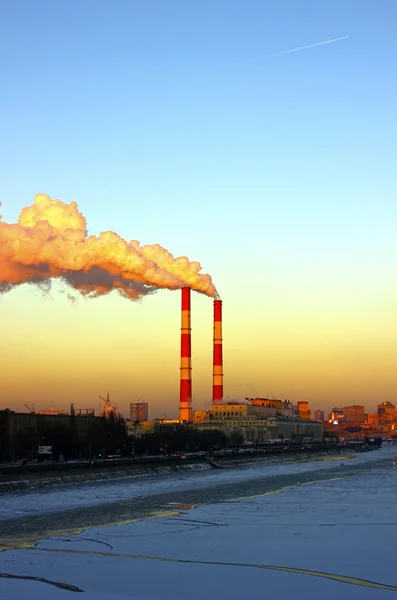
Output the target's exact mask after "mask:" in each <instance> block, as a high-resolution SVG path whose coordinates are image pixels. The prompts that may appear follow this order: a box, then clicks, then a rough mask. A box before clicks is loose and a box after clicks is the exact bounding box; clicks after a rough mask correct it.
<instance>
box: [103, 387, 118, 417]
mask: <svg viewBox="0 0 397 600" xmlns="http://www.w3.org/2000/svg"><path fill="white" fill-rule="evenodd" d="M99 398H100V399H101V400H103V402H104V403H105V406H104V409H103V412H102V413H101V414H102V416H103V417H110V415H111V414H113V415H114V416H116V415H117V405H116V403H114V404H112V402H111V401H110V398H109V392H108V395H107V397H106V399H105V398H103V396H99Z"/></svg>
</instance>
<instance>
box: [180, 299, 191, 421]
mask: <svg viewBox="0 0 397 600" xmlns="http://www.w3.org/2000/svg"><path fill="white" fill-rule="evenodd" d="M181 291H182V321H181V378H180V400H179V419H180V421H181V422H183V421H185V422H186V423H190V422H191V420H192V342H191V333H190V332H191V327H190V288H189V287H184V288H182V290H181Z"/></svg>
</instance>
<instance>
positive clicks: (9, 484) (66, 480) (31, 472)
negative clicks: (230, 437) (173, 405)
mask: <svg viewBox="0 0 397 600" xmlns="http://www.w3.org/2000/svg"><path fill="white" fill-rule="evenodd" d="M340 452H341V450H340V449H338V450H336V449H335V447H332V448H329V449H318V448H313V449H308V450H304V451H302V450H301V449H299V450H295V451H291V450H290V451H289V452H283V451H282V450H281V451H273V452H261V451H256V452H254V451H253V452H249V451H248V452H246V453H239V452H231V453H229V454H221V453H218V454H212V455H210V456H208V455H207V456H199V455H197V456H179V457H178V456H168V457H145V458H141V459H115V460H108V461H102V462H94V461H79V462H77V461H76V462H74V463H60V464H51V463H49V464H47V465H46V464H44V465H29V468H27V467H25V469H23V467H19V466H18V471H17V472H15V471H11V469H10V471H9V472H4V470H3V473H1V474H0V493H6V492H14V491H27V490H33V489H35V488H50V487H51V486H58V485H60V484H62V485H68V484H69V485H70V484H72V485H73V484H78V483H84V482H90V481H91V482H95V481H98V482H99V481H107V480H114V479H123V478H129V477H141V476H144V475H146V476H147V475H166V474H169V475H172V473H184V472H195V471H206V470H209V469H213V468H218V469H219V468H236V467H244V466H247V465H250V464H253V463H258V462H263V463H271V462H272V461H274V460H275V459H277V460H279V461H285V462H291V461H292V462H296V461H305V460H307V459H308V458H309V459H310V460H316V459H317V460H324V459H325V458H327V457H329V458H330V457H335V458H338V457H340ZM345 454H346V452H345ZM40 466H42V467H44V468H42V469H40ZM45 467H47V468H45ZM48 467H51V470H49V469H48ZM14 468H15V467H14Z"/></svg>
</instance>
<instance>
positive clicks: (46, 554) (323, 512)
mask: <svg viewBox="0 0 397 600" xmlns="http://www.w3.org/2000/svg"><path fill="white" fill-rule="evenodd" d="M393 457H394V454H393V452H391V451H390V450H388V449H385V450H380V451H379V452H374V453H368V454H363V455H360V456H358V457H357V458H356V459H355V460H357V461H359V462H362V463H365V462H368V463H372V466H374V461H376V460H379V459H380V458H384V459H387V461H384V462H383V463H379V468H376V469H371V470H368V471H365V470H363V471H361V472H360V473H359V474H357V475H353V476H347V472H346V476H344V475H343V474H342V475H340V476H338V477H337V478H333V479H330V480H327V481H321V482H319V481H317V482H314V483H311V484H305V485H294V486H292V487H289V488H284V489H282V490H279V491H278V492H271V493H267V494H263V495H257V496H253V497H250V498H237V499H234V500H229V501H227V502H221V503H218V504H207V505H201V506H198V507H191V508H190V507H188V506H186V507H184V508H180V509H179V510H172V507H170V513H169V514H168V515H166V514H164V515H163V516H162V517H160V518H157V519H147V520H141V521H138V522H135V523H129V524H124V525H117V526H109V527H101V528H92V529H89V530H86V531H84V532H83V533H80V534H78V535H74V536H70V537H57V538H52V539H47V540H45V541H40V542H38V544H37V545H36V547H35V548H31V549H23V550H13V551H12V550H9V551H6V552H3V553H1V554H0V573H3V574H6V575H8V577H5V578H0V598H1V600H11V599H15V598H17V599H19V598H29V600H39V599H40V600H47V599H54V600H58V599H65V598H72V597H73V595H74V594H76V593H79V591H82V592H83V596H82V598H86V599H87V600H93V599H94V598H95V599H99V600H110V599H112V600H122V599H127V598H134V599H135V600H155V599H161V600H168V599H170V600H171V599H173V600H179V599H184V600H185V599H186V598H187V599H189V600H204V599H205V600H212V599H216V600H219V599H223V598H225V599H227V600H235V599H236V600H237V599H239V600H240V599H241V598H272V599H273V598H274V599H281V600H283V599H284V598H285V599H290V598H295V599H297V600H319V599H321V600H328V599H331V598H332V599H334V598H340V599H342V600H344V599H345V598H346V599H349V600H358V599H359V600H373V599H375V600H376V599H377V598H379V599H380V600H382V598H385V599H387V598H392V597H393V594H394V597H395V598H396V599H397V596H396V594H397V570H396V568H395V557H396V552H395V544H394V541H393V540H394V538H395V532H396V527H397V461H396V459H395V458H393ZM324 464H330V463H324ZM297 466H298V465H297ZM299 466H300V467H303V465H299ZM292 467H294V465H284V467H283V468H284V469H289V468H292ZM317 467H318V465H317ZM222 475H223V472H222ZM91 489H92V488H91ZM0 527H1V524H0ZM15 575H17V576H19V577H22V578H26V577H30V578H31V579H28V580H26V579H13V578H12V577H13V576H15ZM34 578H44V579H45V580H46V581H39V580H37V579H34ZM57 586H58V587H57Z"/></svg>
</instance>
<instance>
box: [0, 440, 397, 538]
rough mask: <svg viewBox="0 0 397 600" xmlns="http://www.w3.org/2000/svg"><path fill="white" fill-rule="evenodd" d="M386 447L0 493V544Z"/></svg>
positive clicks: (335, 463)
mask: <svg viewBox="0 0 397 600" xmlns="http://www.w3.org/2000/svg"><path fill="white" fill-rule="evenodd" d="M391 454H392V450H390V448H385V449H382V450H380V451H375V452H369V453H363V454H358V455H357V456H355V457H354V458H351V457H352V456H354V455H351V454H350V455H348V456H349V457H346V456H343V455H341V456H335V457H329V456H324V457H323V459H322V460H321V459H319V458H318V457H316V458H307V459H299V460H295V461H292V462H291V461H290V460H288V459H287V460H286V459H284V458H276V459H274V460H272V461H270V462H269V461H259V462H254V463H251V464H249V465H247V464H245V465H244V466H240V467H234V468H228V469H220V470H217V469H210V470H206V471H202V472H200V471H199V472H193V473H171V474H166V475H150V476H142V477H130V478H125V479H121V480H120V479H116V480H106V481H102V482H98V481H97V482H86V483H80V484H78V485H62V484H61V485H59V486H57V487H51V488H50V489H43V490H40V491H37V490H36V491H31V492H23V493H21V492H19V493H15V494H10V493H6V494H2V495H0V547H2V548H7V547H8V548H10V547H14V546H15V545H21V544H23V545H26V543H29V542H31V541H34V540H36V539H38V538H43V537H46V536H47V535H49V534H51V533H52V534H53V533H56V534H57V535H60V534H63V533H65V532H70V531H75V530H81V529H85V528H87V527H94V526H104V525H109V524H114V523H125V522H129V521H134V520H136V519H142V518H147V517H153V516H158V515H161V514H163V513H164V511H169V510H174V509H175V507H176V506H177V505H178V503H179V504H181V505H199V504H208V503H213V502H224V501H227V500H234V499H236V498H239V497H243V496H244V497H245V496H253V495H257V494H264V493H268V492H276V491H278V490H280V489H284V488H288V487H290V486H296V485H301V484H304V483H309V482H315V481H323V480H328V479H332V478H335V477H340V476H343V477H346V476H349V477H353V476H354V475H356V474H359V473H365V472H368V471H370V470H372V469H377V468H378V466H379V464H381V463H382V462H383V461H386V462H387V461H388V460H389V459H390V456H391Z"/></svg>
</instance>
